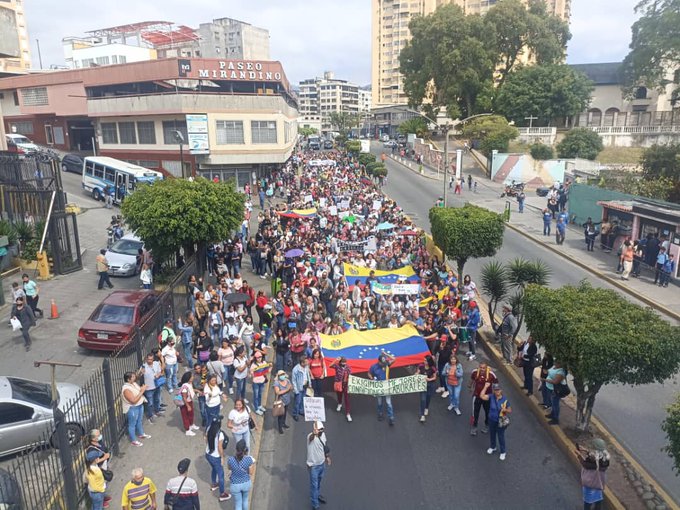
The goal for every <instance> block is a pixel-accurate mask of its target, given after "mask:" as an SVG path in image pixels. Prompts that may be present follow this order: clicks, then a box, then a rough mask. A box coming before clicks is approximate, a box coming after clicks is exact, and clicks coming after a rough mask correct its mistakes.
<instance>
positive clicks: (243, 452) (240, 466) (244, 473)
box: [227, 439, 255, 510]
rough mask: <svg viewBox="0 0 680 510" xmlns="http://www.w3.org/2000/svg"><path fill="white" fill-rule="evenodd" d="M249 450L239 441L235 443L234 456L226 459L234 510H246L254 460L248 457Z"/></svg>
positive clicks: (243, 442)
mask: <svg viewBox="0 0 680 510" xmlns="http://www.w3.org/2000/svg"><path fill="white" fill-rule="evenodd" d="M249 450H250V448H249V447H248V445H247V444H246V442H245V441H244V440H243V439H241V440H240V441H238V442H237V443H236V455H234V456H233V457H229V458H228V459H227V467H228V468H229V471H230V473H229V489H230V490H231V494H232V495H233V496H234V510H248V496H249V495H250V489H251V488H252V479H253V474H254V472H255V459H254V458H253V457H251V456H250V455H248V451H249Z"/></svg>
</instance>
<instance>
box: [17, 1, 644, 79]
mask: <svg viewBox="0 0 680 510" xmlns="http://www.w3.org/2000/svg"><path fill="white" fill-rule="evenodd" d="M636 3H637V0H572V17H571V31H572V34H573V37H572V40H571V42H570V43H569V48H568V52H569V56H568V61H569V63H587V62H611V61H619V60H621V59H623V57H624V56H625V55H626V53H627V52H628V44H629V42H630V25H631V24H632V23H633V21H634V20H635V15H634V13H633V7H634V5H635V4H636ZM370 4H371V0H343V1H342V2H339V1H330V2H315V1H313V0H286V1H284V2H280V1H278V2H277V1H275V0H248V1H241V2H234V1H228V2H225V1H220V0H190V1H187V0H97V1H96V2H95V3H88V2H83V1H82V0H59V1H55V0H26V1H25V3H24V5H25V9H26V18H27V21H28V30H29V35H30V37H31V47H32V59H33V66H34V67H36V68H37V67H38V66H39V62H38V52H37V46H36V39H39V40H40V48H41V52H42V63H43V67H45V68H48V67H49V66H50V65H51V64H60V65H63V64H64V57H63V53H62V49H61V39H62V37H65V36H81V35H83V34H84V32H86V31H88V30H94V29H98V28H106V27H112V26H116V25H123V24H127V23H134V22H138V21H148V20H163V21H174V22H175V23H179V24H184V25H188V26H191V27H194V28H196V27H198V24H199V23H202V22H203V23H204V22H208V21H211V20H212V19H213V18H221V17H230V18H236V19H239V20H242V21H246V22H248V23H251V24H253V25H256V26H259V27H262V28H266V29H268V30H269V33H270V36H271V39H270V53H271V57H272V59H274V60H280V61H281V63H282V64H283V68H284V70H285V72H286V75H287V76H288V79H289V80H290V81H291V82H294V83H297V82H299V81H300V80H302V79H305V78H311V77H314V76H319V75H321V74H322V73H323V71H324V70H332V71H335V76H336V77H337V78H342V79H348V80H351V81H354V82H356V83H358V84H359V85H366V84H369V83H370V81H371V34H370V31H371V9H370Z"/></svg>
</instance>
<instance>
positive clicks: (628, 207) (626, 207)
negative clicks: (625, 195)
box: [597, 200, 633, 213]
mask: <svg viewBox="0 0 680 510" xmlns="http://www.w3.org/2000/svg"><path fill="white" fill-rule="evenodd" d="M597 205H601V206H602V207H606V208H607V209H615V210H617V211H622V212H628V213H630V212H633V202H623V201H621V200H600V201H598V202H597Z"/></svg>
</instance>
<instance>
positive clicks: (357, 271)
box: [342, 262, 420, 285]
mask: <svg viewBox="0 0 680 510" xmlns="http://www.w3.org/2000/svg"><path fill="white" fill-rule="evenodd" d="M342 271H343V273H344V275H345V281H346V282H347V284H348V285H354V283H355V282H356V281H357V280H359V282H360V283H361V284H362V285H365V284H366V278H368V277H369V275H370V274H371V269H369V268H367V267H360V266H355V265H352V264H348V263H347V262H345V263H343V267H342ZM373 272H374V273H375V275H374V276H375V278H376V279H377V280H378V282H380V283H382V284H384V285H389V284H392V283H397V282H398V281H400V280H405V281H406V283H418V282H419V281H420V278H418V276H417V275H416V272H415V271H414V270H413V266H406V267H401V268H399V269H393V270H392V271H380V270H379V269H374V270H373Z"/></svg>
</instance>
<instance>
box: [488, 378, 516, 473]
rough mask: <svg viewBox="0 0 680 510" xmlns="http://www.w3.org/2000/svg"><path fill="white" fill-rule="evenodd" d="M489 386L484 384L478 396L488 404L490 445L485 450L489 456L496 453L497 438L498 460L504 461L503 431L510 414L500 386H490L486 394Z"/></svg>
mask: <svg viewBox="0 0 680 510" xmlns="http://www.w3.org/2000/svg"><path fill="white" fill-rule="evenodd" d="M489 386H491V384H490V383H489V382H486V383H485V384H484V390H483V391H482V393H481V394H480V398H481V399H482V400H484V401H486V402H488V403H489V440H490V445H489V448H488V449H487V450H486V453H488V454H489V455H491V454H493V452H495V451H496V438H498V447H499V448H500V449H501V454H500V459H501V460H505V456H506V454H507V451H506V449H505V429H506V428H507V426H508V423H510V421H509V419H508V417H507V415H508V414H510V413H511V412H512V407H510V402H508V399H507V397H506V396H504V395H503V391H502V390H501V386H500V384H494V385H493V386H491V390H492V391H491V393H488V392H487V390H488V389H489Z"/></svg>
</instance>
